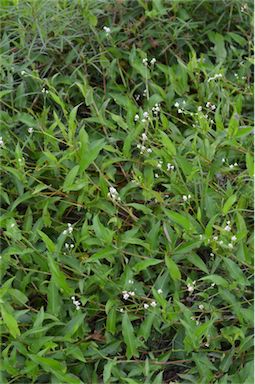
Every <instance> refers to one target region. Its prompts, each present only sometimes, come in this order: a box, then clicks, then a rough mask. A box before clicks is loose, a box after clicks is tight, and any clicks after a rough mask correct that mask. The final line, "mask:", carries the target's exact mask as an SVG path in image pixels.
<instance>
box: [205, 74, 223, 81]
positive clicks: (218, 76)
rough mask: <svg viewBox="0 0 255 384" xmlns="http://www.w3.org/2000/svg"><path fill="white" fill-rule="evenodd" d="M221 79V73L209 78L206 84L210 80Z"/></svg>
mask: <svg viewBox="0 0 255 384" xmlns="http://www.w3.org/2000/svg"><path fill="white" fill-rule="evenodd" d="M221 78H222V74H221V73H216V74H215V75H214V76H213V77H209V79H208V83H209V82H210V81H212V80H216V79H221Z"/></svg>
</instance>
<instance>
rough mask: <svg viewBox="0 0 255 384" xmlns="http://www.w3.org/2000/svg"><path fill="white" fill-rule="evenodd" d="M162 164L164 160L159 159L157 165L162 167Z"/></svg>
mask: <svg viewBox="0 0 255 384" xmlns="http://www.w3.org/2000/svg"><path fill="white" fill-rule="evenodd" d="M162 164H163V162H162V161H159V162H158V164H157V167H158V168H160V169H161V168H162Z"/></svg>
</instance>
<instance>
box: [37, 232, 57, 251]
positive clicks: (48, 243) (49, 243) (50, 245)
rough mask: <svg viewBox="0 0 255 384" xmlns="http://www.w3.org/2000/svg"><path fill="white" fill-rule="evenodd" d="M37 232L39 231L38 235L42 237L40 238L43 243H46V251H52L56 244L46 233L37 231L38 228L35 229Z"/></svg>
mask: <svg viewBox="0 0 255 384" xmlns="http://www.w3.org/2000/svg"><path fill="white" fill-rule="evenodd" d="M37 232H38V233H39V235H40V237H41V238H42V240H43V242H44V244H45V245H46V247H47V249H48V251H49V252H50V253H54V252H55V249H56V246H55V244H54V243H53V241H52V240H51V239H50V238H49V237H48V236H47V235H46V233H44V232H42V231H39V229H38V230H37Z"/></svg>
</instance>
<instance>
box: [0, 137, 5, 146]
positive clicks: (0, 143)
mask: <svg viewBox="0 0 255 384" xmlns="http://www.w3.org/2000/svg"><path fill="white" fill-rule="evenodd" d="M3 146H4V141H3V138H2V136H1V137H0V147H3Z"/></svg>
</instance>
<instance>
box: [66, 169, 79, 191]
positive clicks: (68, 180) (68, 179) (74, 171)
mask: <svg viewBox="0 0 255 384" xmlns="http://www.w3.org/2000/svg"><path fill="white" fill-rule="evenodd" d="M79 168H80V166H79V165H76V166H75V167H73V168H72V169H71V170H70V171H69V172H68V174H67V176H66V178H65V182H64V184H63V191H64V192H68V191H70V190H72V187H73V183H74V180H75V178H76V176H77V173H78V171H79Z"/></svg>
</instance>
